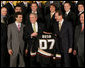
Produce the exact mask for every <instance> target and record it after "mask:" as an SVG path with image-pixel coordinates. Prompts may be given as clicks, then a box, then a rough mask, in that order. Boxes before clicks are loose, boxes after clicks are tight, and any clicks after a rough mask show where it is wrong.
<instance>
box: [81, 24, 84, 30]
mask: <svg viewBox="0 0 85 68" xmlns="http://www.w3.org/2000/svg"><path fill="white" fill-rule="evenodd" d="M83 30H84V24H83V26H82V29H81V32H82V31H83Z"/></svg>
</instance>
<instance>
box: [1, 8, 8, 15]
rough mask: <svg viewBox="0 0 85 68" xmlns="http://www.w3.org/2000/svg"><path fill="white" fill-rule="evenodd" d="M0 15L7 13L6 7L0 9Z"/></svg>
mask: <svg viewBox="0 0 85 68" xmlns="http://www.w3.org/2000/svg"><path fill="white" fill-rule="evenodd" d="M1 15H3V16H6V15H7V9H6V8H2V9H1Z"/></svg>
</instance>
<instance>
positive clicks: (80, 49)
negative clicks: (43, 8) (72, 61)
mask: <svg viewBox="0 0 85 68" xmlns="http://www.w3.org/2000/svg"><path fill="white" fill-rule="evenodd" d="M80 22H81V24H80V25H78V26H77V27H76V30H75V46H74V51H73V54H74V55H77V60H78V66H79V67H84V13H82V14H81V15H80Z"/></svg>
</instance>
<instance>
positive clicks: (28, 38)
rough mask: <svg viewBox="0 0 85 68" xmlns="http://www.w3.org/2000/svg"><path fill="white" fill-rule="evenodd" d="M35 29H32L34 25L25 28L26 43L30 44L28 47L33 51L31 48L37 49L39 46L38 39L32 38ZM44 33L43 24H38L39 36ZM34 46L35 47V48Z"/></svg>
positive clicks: (29, 24)
mask: <svg viewBox="0 0 85 68" xmlns="http://www.w3.org/2000/svg"><path fill="white" fill-rule="evenodd" d="M33 32H34V31H33V28H32V24H31V23H28V24H27V25H26V26H25V27H24V35H23V38H24V41H25V42H26V43H28V45H27V49H31V48H34V50H35V49H37V48H38V46H37V37H33V38H31V34H32V33H33ZM42 32H43V24H41V23H38V35H41V34H42ZM34 43H36V45H34ZM33 45H34V46H33Z"/></svg>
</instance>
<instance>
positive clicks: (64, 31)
mask: <svg viewBox="0 0 85 68" xmlns="http://www.w3.org/2000/svg"><path fill="white" fill-rule="evenodd" d="M54 33H56V34H57V36H58V37H59V42H60V47H61V52H63V53H68V49H69V48H72V45H73V30H72V25H71V23H69V22H67V21H64V22H63V24H62V27H61V31H59V26H58V23H54Z"/></svg>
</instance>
